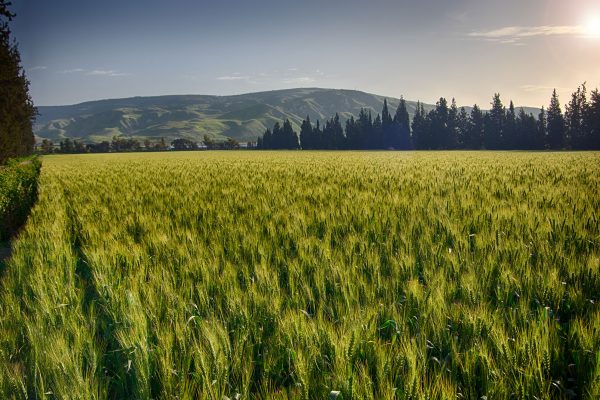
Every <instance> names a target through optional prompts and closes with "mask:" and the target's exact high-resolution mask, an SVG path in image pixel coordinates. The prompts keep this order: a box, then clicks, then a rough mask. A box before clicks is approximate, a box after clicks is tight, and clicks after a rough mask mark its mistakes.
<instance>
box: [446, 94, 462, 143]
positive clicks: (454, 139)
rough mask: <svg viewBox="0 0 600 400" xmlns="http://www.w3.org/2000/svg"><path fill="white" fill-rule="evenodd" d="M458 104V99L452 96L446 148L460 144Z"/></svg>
mask: <svg viewBox="0 0 600 400" xmlns="http://www.w3.org/2000/svg"><path fill="white" fill-rule="evenodd" d="M458 113H459V111H458V106H457V105H456V99H454V98H452V103H450V109H449V110H448V122H447V123H446V126H447V130H446V143H445V146H446V147H445V148H446V149H456V147H457V144H458V136H459V132H458V125H459V122H458Z"/></svg>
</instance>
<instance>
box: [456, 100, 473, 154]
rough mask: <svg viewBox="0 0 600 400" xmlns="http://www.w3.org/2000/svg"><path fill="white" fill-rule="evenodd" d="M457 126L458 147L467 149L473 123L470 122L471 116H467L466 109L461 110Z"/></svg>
mask: <svg viewBox="0 0 600 400" xmlns="http://www.w3.org/2000/svg"><path fill="white" fill-rule="evenodd" d="M457 124H458V125H457V128H458V129H457V135H456V147H457V148H459V149H465V148H466V147H467V146H466V144H465V142H466V138H467V137H468V134H469V130H470V128H471V121H469V114H467V110H465V108H464V107H461V108H460V112H459V113H458V120H457Z"/></svg>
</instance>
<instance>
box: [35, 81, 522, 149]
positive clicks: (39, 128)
mask: <svg viewBox="0 0 600 400" xmlns="http://www.w3.org/2000/svg"><path fill="white" fill-rule="evenodd" d="M383 101H384V97H383V96H378V95H374V94H369V93H365V92H359V91H355V90H338V89H316V88H314V89H313V88H310V89H287V90H277V91H270V92H260V93H249V94H242V95H236V96H201V95H179V96H157V97H132V98H126V99H110V100H99V101H91V102H86V103H81V104H76V105H68V106H50V107H39V108H38V111H39V116H38V118H37V121H36V124H35V134H36V136H37V137H38V138H45V139H50V140H53V141H55V142H57V141H60V140H62V139H64V138H67V137H68V138H73V139H80V140H83V141H86V142H100V141H102V140H107V139H110V138H112V137H113V136H114V135H125V136H131V137H136V138H139V139H145V138H160V137H164V138H165V139H168V140H172V139H175V138H178V137H185V138H189V139H193V140H197V141H199V140H201V139H202V137H203V136H204V135H205V134H208V135H209V136H212V137H213V138H216V139H224V138H226V137H231V138H235V139H237V140H239V141H253V140H256V138H257V137H258V136H259V135H261V134H262V133H263V132H264V130H265V129H266V128H267V127H271V126H272V125H273V124H274V123H275V122H276V121H281V120H283V119H285V118H288V119H290V121H292V123H293V125H294V128H295V129H299V126H300V123H301V122H302V119H303V118H305V117H306V116H307V115H309V116H310V118H311V120H313V121H316V120H317V119H318V120H321V121H323V120H324V119H328V118H330V117H331V116H332V115H333V114H335V113H336V112H338V113H340V117H341V118H342V119H343V120H345V119H346V118H349V117H350V115H352V114H354V115H357V114H358V112H359V111H360V109H361V108H368V109H371V110H372V111H373V113H374V114H376V113H377V112H380V111H381V108H382V106H383ZM398 101H399V100H398V99H395V98H388V102H389V103H390V108H391V109H392V110H394V109H395V108H396V106H397V105H398ZM415 106H416V102H415V101H408V108H409V112H410V113H414V110H415ZM432 107H433V106H431V105H426V106H425V108H426V110H429V109H431V108H432ZM529 110H531V111H532V112H533V109H529Z"/></svg>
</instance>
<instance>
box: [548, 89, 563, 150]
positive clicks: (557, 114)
mask: <svg viewBox="0 0 600 400" xmlns="http://www.w3.org/2000/svg"><path fill="white" fill-rule="evenodd" d="M548 145H549V146H550V148H551V149H555V150H558V149H562V148H564V147H565V119H564V117H563V113H562V110H561V108H560V102H559V101H558V95H557V94H556V89H554V91H553V92H552V98H551V99H550V106H549V107H548Z"/></svg>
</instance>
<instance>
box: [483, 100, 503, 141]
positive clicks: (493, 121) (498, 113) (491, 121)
mask: <svg viewBox="0 0 600 400" xmlns="http://www.w3.org/2000/svg"><path fill="white" fill-rule="evenodd" d="M505 121H506V109H505V108H504V105H503V104H502V100H501V99H500V94H499V93H496V94H494V98H493V99H492V109H491V110H490V112H489V113H487V114H486V116H485V126H484V135H483V136H484V137H483V141H484V146H485V148H486V149H488V150H490V149H499V148H501V144H502V136H503V131H504V124H505Z"/></svg>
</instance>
